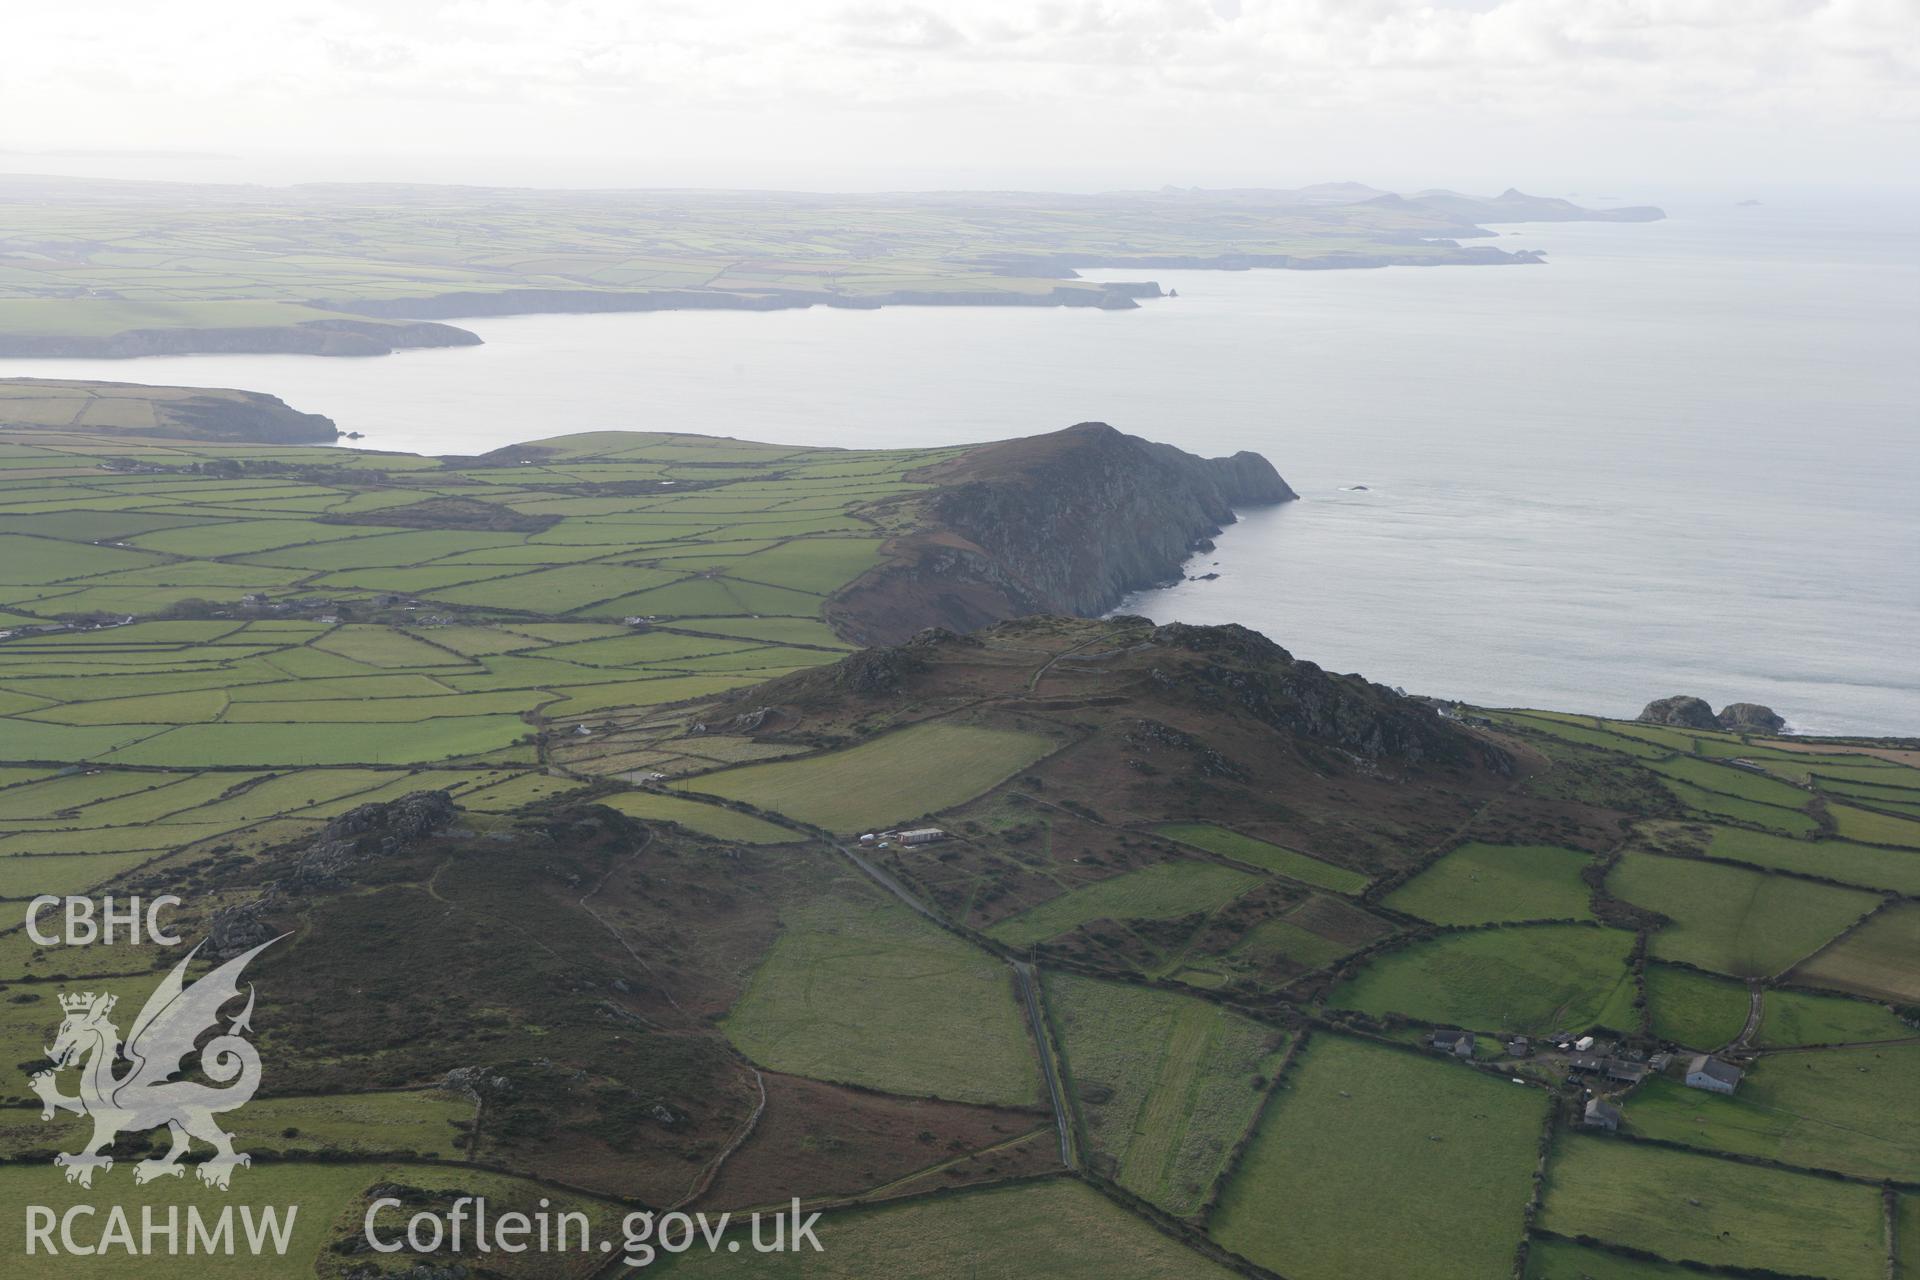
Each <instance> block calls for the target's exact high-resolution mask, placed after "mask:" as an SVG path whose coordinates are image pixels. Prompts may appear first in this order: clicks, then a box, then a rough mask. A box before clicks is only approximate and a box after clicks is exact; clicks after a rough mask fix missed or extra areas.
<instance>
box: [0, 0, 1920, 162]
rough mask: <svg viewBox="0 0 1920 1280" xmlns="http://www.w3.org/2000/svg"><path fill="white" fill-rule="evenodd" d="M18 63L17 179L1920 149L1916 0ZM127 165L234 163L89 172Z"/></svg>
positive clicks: (215, 43)
mask: <svg viewBox="0 0 1920 1280" xmlns="http://www.w3.org/2000/svg"><path fill="white" fill-rule="evenodd" d="M4 40H5V43H6V46H7V49H8V57H7V59H6V70H5V73H4V80H0V152H5V153H7V154H4V155H0V168H6V169H12V170H16V171H40V172H78V171H82V170H85V169H87V168H88V167H89V166H92V167H93V168H94V169H95V170H98V171H102V172H105V171H110V170H111V171H122V170H124V171H127V172H139V173H142V174H151V175H152V176H164V175H165V174H168V173H178V174H180V175H182V176H193V177H206V176H232V177H244V176H257V177H260V178H263V179H268V180H283V179H285V178H289V177H327V178H339V177H386V178H395V177H424V178H433V179H446V180H467V181H500V182H536V183H539V182H566V183H600V184H614V183H620V184H644V185H676V184H708V185H740V186H746V185H756V186H772V185H778V186H795V187H815V188H820V187H868V188H872V187H889V186H929V185H953V186H983V185H993V186H1000V185H1024V186H1059V187H1078V188H1086V187H1098V186H1106V185H1115V184H1131V185H1156V184H1158V183H1160V182H1176V183H1201V184H1207V185H1224V184H1229V183H1236V184H1238V183H1246V184H1251V183H1264V184H1279V183H1290V182H1304V181H1314V180H1318V179H1325V178H1346V177H1352V178H1361V179H1366V180H1371V181H1378V182H1383V183H1393V184H1397V185H1403V186H1406V185H1419V184H1422V183H1425V182H1439V181H1449V182H1454V183H1470V182H1471V181H1473V180H1475V179H1483V180H1486V181H1501V182H1503V183H1504V182H1505V181H1508V180H1511V181H1515V182H1520V183H1522V184H1523V185H1525V183H1526V182H1527V181H1529V180H1532V181H1535V182H1536V183H1537V182H1540V181H1544V180H1546V179H1548V178H1563V177H1564V178H1571V177H1576V176H1586V177H1591V178H1593V179H1596V180H1605V179H1614V180H1619V181H1633V180H1640V181H1644V182H1648V183H1655V184H1658V183H1672V182H1678V181H1687V180H1707V181H1713V180H1728V181H1741V182H1753V183H1781V182H1792V181H1797V180H1806V181H1839V182H1849V183H1863V184H1906V183H1911V182H1913V181H1915V180H1916V179H1915V175H1914V172H1913V171H1914V170H1915V168H1916V166H1915V164H1914V158H1915V156H1916V155H1917V154H1920V147H1917V146H1916V143H1920V0H1484V2H1477V3H1476V2H1472V0H1453V2H1447V0H1441V2H1440V3H1426V4H1415V3H1402V2H1400V0H1136V2H1130V3H1128V2H1121V0H1109V2H1105V3H1101V2H1081V0H1065V2H1061V3H1040V4H1033V3H1007V2H1005V0H968V2H967V3H954V2H951V0H927V2H925V3H910V4H899V3H889V2H888V0H853V2H851V3H849V2H846V0H781V2H777V3H767V2H762V0H730V2H729V3H725V4H719V3H644V2H632V0H172V2H170V3H164V4H156V3H152V2H151V0H126V2H122V0H80V2H74V0H67V2H63V3H38V2H37V0H13V2H12V3H10V4H9V5H8V6H7V7H6V10H5V12H4ZM129 150H133V151H165V152H171V153H212V154H213V155H215V156H218V157H237V158H238V159H237V160H232V159H191V158H180V157H177V156H176V157H174V158H171V159H168V160H166V161H164V162H154V163H152V164H151V165H149V166H147V167H145V168H142V167H141V165H140V162H137V161H130V160H125V159H124V158H112V159H108V158H103V157H99V156H91V157H89V156H77V155H75V154H73V153H76V152H82V153H84V152H108V151H110V152H125V151H129ZM49 153H65V154H49Z"/></svg>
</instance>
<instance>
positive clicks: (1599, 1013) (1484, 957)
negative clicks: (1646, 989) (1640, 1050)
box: [1327, 925, 1637, 1035]
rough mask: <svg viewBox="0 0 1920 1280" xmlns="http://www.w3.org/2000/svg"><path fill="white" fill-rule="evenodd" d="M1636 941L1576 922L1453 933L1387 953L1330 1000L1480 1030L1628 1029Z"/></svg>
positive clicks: (1346, 1006) (1369, 1010)
mask: <svg viewBox="0 0 1920 1280" xmlns="http://www.w3.org/2000/svg"><path fill="white" fill-rule="evenodd" d="M1632 949H1633V935H1631V934H1628V933H1622V932H1620V931H1619V930H1616V929H1597V928H1592V927H1589V926H1582V925H1522V926H1515V927H1511V928H1505V929H1481V930H1475V931H1474V932H1471V933H1459V934H1452V935H1449V936H1447V937H1442V938H1437V939H1434V940H1432V941H1429V942H1416V943H1414V944H1413V945H1411V946H1408V947H1403V948H1401V949H1399V950H1397V951H1391V952H1387V953H1385V954H1383V955H1381V956H1380V957H1378V958H1377V959H1375V960H1373V961H1372V963H1370V964H1368V965H1367V966H1366V967H1365V968H1363V969H1362V970H1360V972H1359V973H1358V974H1356V975H1354V976H1353V977H1351V978H1349V979H1348V980H1347V981H1346V982H1343V983H1342V984H1340V986H1338V987H1336V988H1335V989H1334V990H1333V992H1332V994H1331V995H1329V996H1328V997H1327V1002H1328V1004H1329V1005H1331V1006H1332V1007H1335V1008H1340V1009H1357V1010H1359V1011H1361V1012H1363V1013H1370V1014H1376V1015H1378V1014H1387V1013H1397V1014H1401V1015H1404V1016H1406V1017H1409V1018H1413V1019H1415V1020H1417V1021H1420V1022H1427V1023H1437V1024H1446V1025H1451V1026H1461V1027H1468V1028H1471V1029H1474V1030H1479V1031H1508V1032H1524V1033H1527V1034H1534V1035H1537V1034H1541V1033H1544V1032H1548V1031H1552V1030H1556V1029H1559V1028H1563V1027H1564V1028H1567V1029H1571V1030H1580V1029H1584V1028H1587V1027H1593V1026H1603V1027H1610V1028H1612V1029H1613V1030H1615V1031H1629V1030H1631V1029H1632V1028H1633V1027H1634V1026H1635V1024H1636V1022H1637V1019H1636V1017H1635V1015H1634V1010H1633V994H1634V991H1633V979H1632V976H1631V974H1629V972H1628V970H1627V957H1628V954H1629V953H1630V952H1631V951H1632Z"/></svg>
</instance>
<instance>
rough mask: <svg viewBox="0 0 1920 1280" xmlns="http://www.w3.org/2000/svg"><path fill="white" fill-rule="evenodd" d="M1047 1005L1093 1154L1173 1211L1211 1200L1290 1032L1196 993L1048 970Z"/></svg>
mask: <svg viewBox="0 0 1920 1280" xmlns="http://www.w3.org/2000/svg"><path fill="white" fill-rule="evenodd" d="M1046 988H1047V1007H1048V1011H1049V1013H1050V1015H1051V1017H1052V1019H1053V1022H1054V1024H1055V1025H1056V1026H1057V1027H1058V1028H1059V1035H1060V1038H1061V1041H1062V1048H1063V1050H1064V1052H1065V1056H1066V1063H1065V1066H1066V1075H1067V1079H1068V1080H1069V1082H1070V1083H1071V1085H1072V1088H1073V1090H1074V1093H1075V1096H1076V1099H1077V1101H1078V1110H1079V1114H1080V1116H1081V1118H1082V1119H1083V1120H1084V1121H1085V1124H1086V1127H1087V1134H1088V1137H1089V1139H1090V1141H1091V1144H1092V1148H1093V1151H1094V1152H1095V1153H1097V1156H1096V1158H1104V1159H1105V1160H1107V1161H1111V1162H1112V1165H1111V1167H1112V1168H1113V1169H1114V1170H1115V1173H1114V1175H1113V1176H1115V1177H1116V1179H1117V1180H1118V1181H1119V1183H1120V1185H1122V1186H1124V1187H1126V1188H1127V1189H1128V1190H1130V1191H1132V1192H1134V1193H1136V1194H1138V1195H1140V1196H1143V1197H1145V1198H1146V1199H1148V1200H1151V1201H1153V1202H1154V1203H1155V1204H1157V1205H1159V1206H1160V1207H1161V1208H1163V1209H1166V1210H1167V1211H1168V1212H1170V1213H1175V1214H1189V1213H1192V1212H1194V1211H1195V1210H1197V1209H1198V1208H1199V1207H1200V1205H1201V1202H1202V1201H1203V1200H1205V1198H1206V1195H1207V1192H1208V1190H1209V1189H1210V1188H1211V1187H1212V1185H1213V1183H1214V1181H1215V1179H1216V1178H1218V1177H1219V1174H1220V1171H1221V1167H1222V1165H1223V1163H1224V1162H1225V1160H1226V1156H1227V1153H1228V1152H1229V1151H1230V1150H1231V1149H1232V1148H1233V1145H1234V1144H1235V1143H1236V1142H1238V1141H1239V1139H1240V1135H1241V1134H1242V1133H1244V1132H1245V1131H1246V1128H1247V1126H1248V1124H1250V1123H1251V1122H1252V1120H1253V1117H1254V1114H1255V1113H1256V1112H1257V1111H1258V1110H1259V1107H1260V1103H1261V1101H1262V1100H1263V1099H1264V1097H1265V1088H1264V1084H1265V1081H1266V1080H1267V1079H1268V1078H1269V1077H1270V1076H1271V1074H1272V1071H1273V1068H1274V1066H1275V1065H1276V1064H1277V1062H1278V1061H1279V1057H1280V1052H1281V1050H1283V1049H1284V1048H1285V1044H1286V1039H1287V1037H1286V1034H1285V1033H1284V1032H1281V1031H1278V1030H1275V1029H1274V1028H1272V1027H1265V1026H1261V1025H1260V1024H1259V1023H1255V1022H1250V1021H1248V1020H1247V1019H1245V1018H1239V1017H1235V1016H1234V1015H1232V1014H1229V1013H1227V1012H1225V1011H1224V1010H1222V1009H1221V1008H1219V1007H1218V1006H1217V1005H1212V1004H1209V1003H1207V1002H1205V1001H1202V1000H1197V999H1194V998H1192V997H1190V996H1180V995H1175V994H1173V993H1171V992H1166V991H1154V990H1151V989H1148V988H1144V987H1133V986H1127V985H1123V984H1120V983H1113V982H1101V981H1097V980H1095V979H1091V978H1080V977H1075V976H1073V975H1071V974H1049V975H1048V976H1047V979H1046Z"/></svg>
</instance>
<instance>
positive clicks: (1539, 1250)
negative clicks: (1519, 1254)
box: [1526, 1238, 1700, 1280]
mask: <svg viewBox="0 0 1920 1280" xmlns="http://www.w3.org/2000/svg"><path fill="white" fill-rule="evenodd" d="M1699 1274H1700V1273H1699V1272H1698V1271H1695V1270H1692V1269H1691V1268H1688V1267H1683V1266H1680V1265H1679V1264H1678V1263H1673V1262H1650V1261H1648V1260H1646V1259H1644V1258H1629V1257H1626V1256H1624V1255H1622V1254H1617V1253H1608V1252H1606V1251H1605V1250H1603V1249H1591V1248H1588V1247H1586V1246H1585V1245H1579V1244H1575V1243H1574V1242H1573V1241H1571V1240H1554V1239H1547V1238H1536V1239H1535V1240H1534V1241H1533V1243H1532V1246H1531V1247H1530V1248H1529V1249H1528V1250H1527V1277H1526V1280H1693V1277H1697V1276H1698V1275H1699Z"/></svg>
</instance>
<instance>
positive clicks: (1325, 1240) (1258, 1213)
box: [1210, 1036, 1546, 1280]
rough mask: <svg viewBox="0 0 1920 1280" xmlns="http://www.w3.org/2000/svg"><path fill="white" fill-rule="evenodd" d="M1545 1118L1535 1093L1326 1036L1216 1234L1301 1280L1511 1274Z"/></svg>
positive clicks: (1280, 1098) (1466, 1278)
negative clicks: (1537, 1144)
mask: <svg viewBox="0 0 1920 1280" xmlns="http://www.w3.org/2000/svg"><path fill="white" fill-rule="evenodd" d="M1545 1114H1546V1098H1545V1095H1544V1094H1543V1093H1541V1092H1540V1091H1539V1090H1537V1089H1531V1088H1519V1087H1516V1086H1514V1085H1510V1084H1508V1083H1506V1082H1505V1081H1503V1080H1498V1079H1494V1078H1491V1077H1488V1076H1484V1075H1481V1074H1479V1073H1478V1072H1475V1071H1471V1070H1469V1069H1467V1068H1465V1067H1462V1066H1460V1065H1458V1064H1455V1063H1448V1062H1442V1061H1439V1060H1438V1059H1431V1058H1422V1057H1420V1056H1418V1055H1416V1054H1412V1053H1406V1052H1400V1051H1397V1050H1393V1049H1387V1048H1382V1047H1379V1046H1376V1045H1371V1044H1365V1043H1361V1042H1358V1041H1353V1040H1345V1039H1341V1038H1339V1037H1336V1036H1317V1037H1316V1038H1315V1039H1314V1040H1313V1041H1312V1042H1311V1043H1310V1044H1308V1046H1307V1047H1306V1048H1305V1050H1304V1051H1303V1052H1302V1055H1301V1058H1300V1061H1299V1062H1298V1063H1297V1064H1296V1067H1295V1069H1294V1070H1293V1071H1292V1072H1291V1073H1290V1074H1289V1075H1288V1078H1287V1080H1286V1083H1285V1087H1284V1088H1283V1089H1281V1090H1280V1091H1279V1092H1278V1093H1277V1094H1276V1095H1275V1097H1274V1100H1273V1102H1272V1103H1271V1104H1270V1105H1269V1107H1268V1109H1267V1111H1266V1113H1265V1114H1264V1115H1262V1116H1261V1118H1260V1122H1259V1129H1258V1131H1257V1133H1256V1135H1255V1138H1254V1141H1253V1143H1252V1145H1251V1146H1250V1147H1249V1148H1248V1149H1247V1152H1246V1155H1245V1157H1244V1158H1243V1160H1242V1161H1241V1163H1240V1165H1239V1167H1238V1168H1237V1169H1236V1170H1235V1171H1234V1174H1233V1177H1232V1180H1231V1181H1230V1182H1229V1183H1228V1185H1227V1188H1226V1193H1225V1194H1224V1195H1223V1196H1222V1198H1221V1200H1220V1205H1219V1209H1218V1211H1217V1212H1216V1213H1215V1215H1214V1217H1213V1220H1212V1223H1211V1228H1210V1229H1211V1232H1212V1234H1213V1235H1214V1237H1215V1238H1216V1239H1218V1240H1219V1241H1220V1243H1222V1244H1224V1245H1225V1246H1227V1247H1228V1248H1229V1249H1232V1250H1233V1251H1234V1252H1236V1253H1239V1254H1241V1255H1243V1256H1244V1257H1247V1258H1250V1259H1252V1260H1253V1261H1255V1262H1258V1263H1260V1264H1261V1265H1262V1266H1265V1267H1269V1268H1271V1269H1272V1270H1274V1271H1277V1272H1279V1273H1281V1274H1282V1275H1285V1276H1289V1277H1295V1278H1296V1280H1346V1278H1347V1277H1351V1276H1361V1275H1364V1276H1420V1277H1423V1280H1425V1278H1429V1277H1430V1278H1431V1280H1451V1278H1453V1277H1459V1278H1460V1280H1483V1278H1484V1277H1486V1276H1493V1275H1504V1274H1506V1269H1507V1267H1508V1265H1509V1263H1510V1262H1511V1260H1512V1257H1513V1252H1514V1248H1515V1246H1516V1245H1518V1244H1519V1241H1520V1232H1521V1213H1522V1210H1523V1209H1524V1208H1525V1207H1526V1203H1527V1196H1528V1194H1529V1179H1530V1177H1531V1175H1532V1172H1533V1166H1534V1159H1535V1146H1536V1143H1537V1141H1538V1139H1539V1133H1540V1125H1541V1122H1542V1120H1543V1118H1544V1117H1545Z"/></svg>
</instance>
